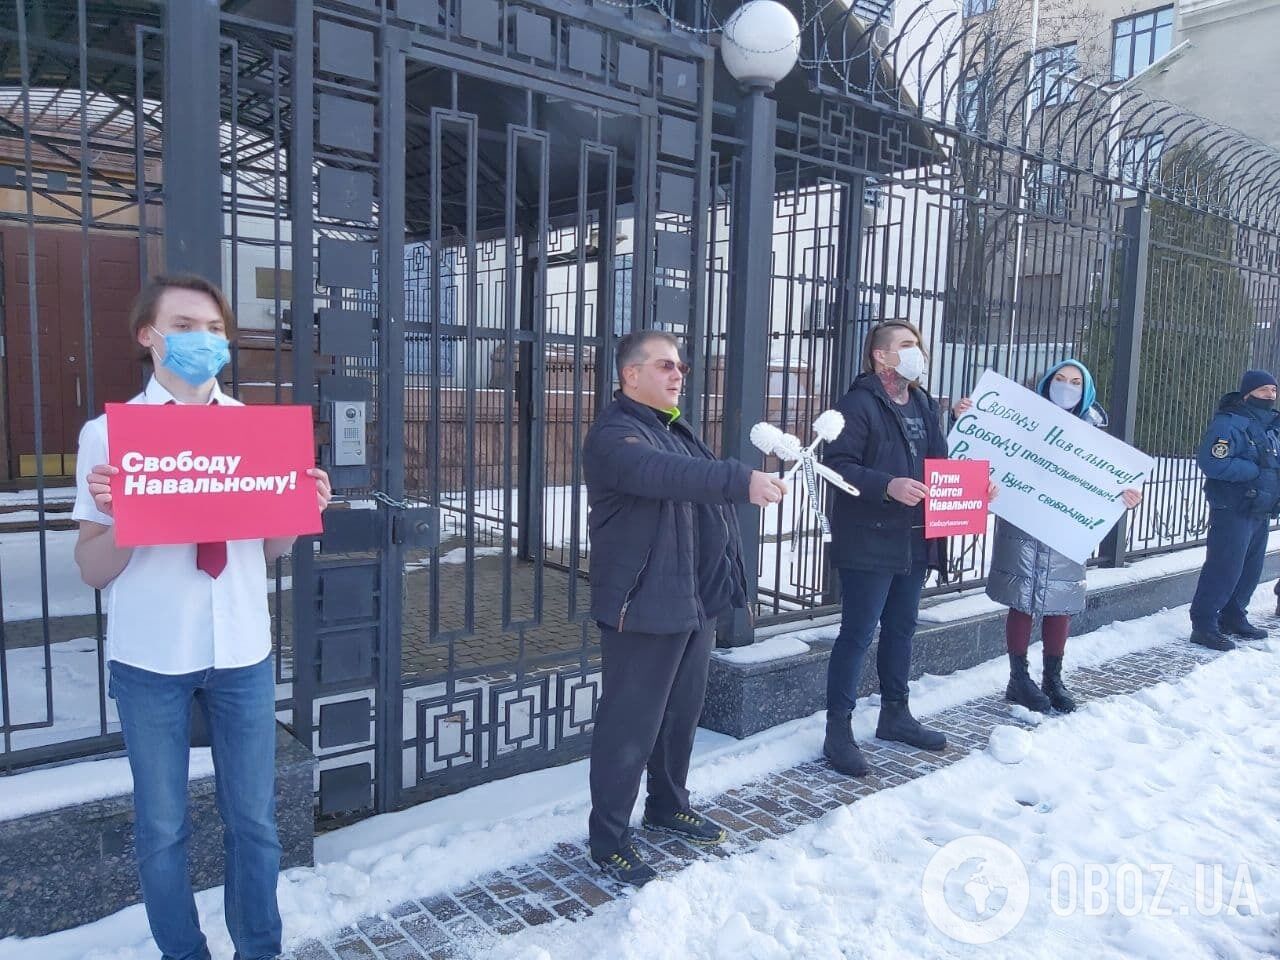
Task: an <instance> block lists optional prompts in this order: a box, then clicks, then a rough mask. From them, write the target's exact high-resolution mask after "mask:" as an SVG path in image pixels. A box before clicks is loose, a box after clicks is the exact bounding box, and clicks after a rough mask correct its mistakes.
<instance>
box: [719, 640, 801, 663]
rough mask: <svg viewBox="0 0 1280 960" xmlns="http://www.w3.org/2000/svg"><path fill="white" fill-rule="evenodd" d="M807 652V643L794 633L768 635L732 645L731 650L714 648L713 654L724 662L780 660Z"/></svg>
mask: <svg viewBox="0 0 1280 960" xmlns="http://www.w3.org/2000/svg"><path fill="white" fill-rule="evenodd" d="M808 652H809V645H808V644H807V643H805V642H804V639H803V638H802V637H800V636H797V635H796V634H794V633H787V634H781V635H779V636H776V637H769V638H768V639H767V640H761V641H759V642H757V643H753V644H751V645H750V646H746V647H734V648H733V649H732V650H716V651H713V654H712V655H713V656H715V657H718V658H719V659H721V660H723V661H724V662H725V663H737V664H744V663H767V662H768V661H770V660H781V659H783V658H784V657H795V656H799V655H800V654H802V653H808Z"/></svg>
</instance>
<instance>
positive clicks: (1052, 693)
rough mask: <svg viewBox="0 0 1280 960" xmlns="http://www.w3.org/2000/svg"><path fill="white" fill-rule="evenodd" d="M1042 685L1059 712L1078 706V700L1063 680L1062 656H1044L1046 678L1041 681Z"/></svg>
mask: <svg viewBox="0 0 1280 960" xmlns="http://www.w3.org/2000/svg"><path fill="white" fill-rule="evenodd" d="M1040 687H1041V689H1042V690H1044V694H1045V696H1046V697H1048V698H1049V703H1051V704H1052V705H1053V709H1055V710H1057V711H1058V712H1059V713H1070V712H1071V711H1072V710H1074V709H1075V708H1076V702H1075V700H1073V699H1072V698H1071V691H1070V690H1068V689H1067V687H1066V685H1065V684H1064V683H1063V682H1062V658H1061V657H1045V658H1044V680H1043V681H1041V683H1040Z"/></svg>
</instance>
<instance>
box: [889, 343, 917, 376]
mask: <svg viewBox="0 0 1280 960" xmlns="http://www.w3.org/2000/svg"><path fill="white" fill-rule="evenodd" d="M894 369H895V370H897V371H898V376H900V377H902V379H903V380H919V379H920V375H921V374H923V373H924V351H923V350H921V349H920V348H919V347H905V348H904V349H902V350H899V351H898V365H897V366H896V367H895V368H894Z"/></svg>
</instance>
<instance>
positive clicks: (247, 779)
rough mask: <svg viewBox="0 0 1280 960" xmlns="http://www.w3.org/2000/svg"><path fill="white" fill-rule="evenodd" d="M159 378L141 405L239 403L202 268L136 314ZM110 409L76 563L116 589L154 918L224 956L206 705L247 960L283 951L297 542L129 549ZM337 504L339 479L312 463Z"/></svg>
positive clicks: (87, 467)
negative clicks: (197, 808)
mask: <svg viewBox="0 0 1280 960" xmlns="http://www.w3.org/2000/svg"><path fill="white" fill-rule="evenodd" d="M130 325H131V331H132V335H133V338H134V339H135V340H136V341H137V342H138V344H139V346H140V347H142V348H143V350H145V351H147V353H149V354H150V356H151V358H152V361H153V363H154V368H155V373H154V376H152V378H151V379H150V381H149V382H148V383H147V386H146V389H145V390H144V391H143V392H142V393H141V394H139V395H138V396H136V397H134V398H133V399H132V400H130V401H129V402H130V403H151V404H170V403H197V404H209V403H216V404H226V405H230V406H239V405H240V403H239V401H237V400H234V399H232V398H231V397H229V396H227V395H226V394H224V393H223V392H222V391H221V390H220V389H219V387H218V381H217V379H216V378H217V375H218V373H219V372H220V371H221V370H222V368H223V366H225V365H226V363H227V361H228V360H229V359H230V352H229V338H230V337H232V336H234V332H235V319H234V317H233V315H232V312H231V307H230V305H229V304H228V303H227V300H226V298H225V297H224V296H223V294H222V291H221V290H219V289H218V287H217V286H215V285H214V284H212V283H210V282H209V281H207V280H205V279H203V278H201V277H196V276H186V275H184V276H171V277H155V278H154V279H152V280H151V281H150V283H149V284H148V285H147V287H146V288H145V289H144V290H143V291H142V293H141V294H140V295H139V296H138V299H137V301H136V302H135V304H134V308H133V313H132V315H131V318H130ZM108 460H109V456H108V437H107V422H106V417H105V415H104V416H101V417H98V418H97V419H95V420H91V421H89V422H88V423H86V424H85V425H84V429H83V430H81V432H80V451H79V457H78V460H77V464H78V466H77V476H76V505H75V511H74V513H73V516H74V517H75V519H76V520H78V521H79V523H80V534H79V539H78V540H77V542H76V563H77V565H78V566H79V568H80V575H81V577H82V578H83V579H84V581H85V583H87V584H89V585H90V586H92V587H95V588H97V589H99V590H104V591H106V601H107V604H106V613H107V652H106V655H107V660H108V661H109V662H108V669H109V670H110V687H109V689H110V694H111V696H112V698H113V699H114V700H115V701H116V709H117V712H118V713H119V716H120V726H121V730H122V732H123V733H124V739H125V749H126V751H127V752H128V755H129V767H130V769H131V770H132V772H133V782H134V808H135V828H134V832H135V841H136V848H137V857H138V870H139V873H140V875H141V878H142V895H143V899H144V901H145V904H146V910H147V919H148V921H149V922H150V925H151V933H152V936H153V937H154V938H155V941H156V945H157V946H158V947H159V948H160V952H161V953H162V954H163V956H164V958H165V960H208V958H209V949H208V946H207V944H206V942H205V937H204V934H203V933H202V932H201V930H200V923H199V916H198V915H197V913H196V905H195V897H194V895H193V892H192V888H191V879H190V876H189V873H188V870H187V838H188V836H189V835H190V833H191V823H190V819H189V817H188V815H187V775H188V759H189V736H190V734H189V730H190V718H191V706H192V702H193V701H195V700H199V701H200V704H201V707H202V708H203V710H204V711H205V716H206V718H207V720H208V728H209V736H210V742H211V745H212V748H213V762H214V771H215V780H216V789H217V801H218V809H219V811H220V813H221V814H222V820H223V823H224V824H225V827H226V829H225V833H224V844H225V850H226V881H225V882H226V887H225V892H224V897H225V910H226V921H227V929H228V930H229V932H230V934H231V939H232V942H233V943H234V944H235V948H236V958H237V960H267V958H271V960H274V958H276V957H277V956H278V955H279V953H280V950H281V944H280V941H281V927H280V912H279V909H278V906H277V903H276V880H277V877H278V875H279V872H280V842H279V839H278V837H277V833H276V825H275V671H274V666H273V661H272V658H271V620H270V614H269V613H268V610H267V564H268V563H270V562H271V561H273V560H275V559H276V558H277V557H281V556H283V555H284V554H286V553H288V552H289V551H290V550H291V549H292V547H293V539H294V538H292V537H281V538H273V539H268V540H233V541H230V542H227V543H201V544H185V545H176V546H159V547H132V548H131V547H120V546H117V545H116V542H115V527H114V525H113V524H114V520H113V514H114V510H113V505H112V498H111V487H110V484H111V477H112V475H113V474H115V473H117V472H118V471H117V470H116V468H115V467H112V466H109V465H108ZM308 474H309V475H310V476H311V477H312V478H313V479H314V480H315V484H316V497H317V499H318V501H319V504H320V509H321V510H323V509H324V508H325V507H326V506H328V503H329V499H330V496H331V494H330V487H329V478H328V477H327V476H326V475H325V473H324V471H322V470H318V469H312V470H309V471H308Z"/></svg>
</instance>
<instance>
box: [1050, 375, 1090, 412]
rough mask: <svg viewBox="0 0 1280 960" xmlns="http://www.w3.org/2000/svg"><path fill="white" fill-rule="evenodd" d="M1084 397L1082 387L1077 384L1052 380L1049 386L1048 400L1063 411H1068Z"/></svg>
mask: <svg viewBox="0 0 1280 960" xmlns="http://www.w3.org/2000/svg"><path fill="white" fill-rule="evenodd" d="M1083 396H1084V387H1083V386H1082V385H1081V384H1078V383H1064V382H1063V381H1061V380H1054V381H1053V382H1052V383H1050V384H1049V399H1050V400H1052V401H1053V402H1054V403H1056V404H1057V405H1058V406H1060V407H1061V408H1062V409H1063V410H1070V409H1071V408H1072V407H1074V406H1075V405H1076V404H1077V403H1079V402H1080V398H1081V397H1083Z"/></svg>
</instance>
